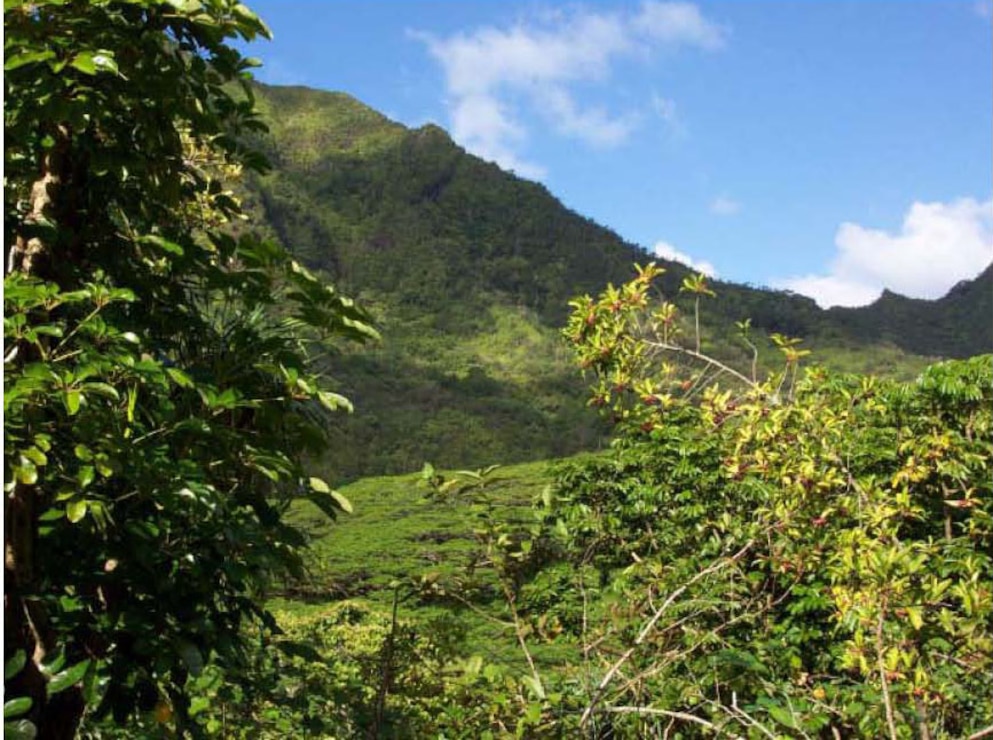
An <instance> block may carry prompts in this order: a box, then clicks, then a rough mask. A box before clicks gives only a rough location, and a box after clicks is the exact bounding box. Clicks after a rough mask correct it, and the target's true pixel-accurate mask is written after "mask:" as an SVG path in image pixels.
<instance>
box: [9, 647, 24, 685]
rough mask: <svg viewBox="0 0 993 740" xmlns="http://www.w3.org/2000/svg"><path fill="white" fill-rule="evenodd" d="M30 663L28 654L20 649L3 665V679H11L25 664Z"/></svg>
mask: <svg viewBox="0 0 993 740" xmlns="http://www.w3.org/2000/svg"><path fill="white" fill-rule="evenodd" d="M27 663H28V656H27V653H25V652H24V651H23V650H18V651H17V652H16V653H14V654H13V655H11V656H10V659H9V660H8V661H7V662H6V663H4V665H3V680H4V681H5V682H6V681H9V680H10V679H12V678H13V677H14V676H16V675H17V674H18V673H20V672H21V671H22V670H23V669H24V666H26V665H27Z"/></svg>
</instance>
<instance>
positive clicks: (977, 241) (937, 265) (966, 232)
mask: <svg viewBox="0 0 993 740" xmlns="http://www.w3.org/2000/svg"><path fill="white" fill-rule="evenodd" d="M835 245H836V246H837V248H838V252H837V254H836V255H835V257H834V259H833V260H832V262H831V266H830V270H829V272H828V274H827V275H804V276H798V277H792V278H788V279H785V280H781V281H779V282H778V283H775V285H776V287H780V288H788V289H790V290H793V291H795V292H797V293H802V294H804V295H808V296H811V297H812V298H814V299H815V300H816V301H817V303H818V304H820V305H821V306H823V307H828V306H860V305H865V304H867V303H871V302H872V301H873V300H874V299H875V298H876V297H877V296H879V294H880V292H881V291H882V289H883V288H889V289H890V290H892V291H894V292H896V293H900V294H902V295H905V296H909V297H911V298H929V299H934V298H940V297H941V296H943V295H945V294H946V293H947V292H948V291H949V289H951V288H952V286H954V285H955V284H956V283H957V282H959V281H960V280H965V279H968V278H973V277H975V276H976V275H977V274H978V273H980V272H981V271H982V270H983V269H984V268H986V266H987V265H989V264H990V262H991V261H993V199H991V200H988V201H986V202H979V201H976V200H975V199H973V198H962V199H960V200H956V201H953V202H951V203H920V202H916V203H914V204H913V205H912V206H911V207H910V210H909V211H908V212H907V214H906V216H905V217H904V220H903V224H902V226H901V229H900V232H899V233H897V234H890V233H888V232H886V231H882V230H879V229H868V228H865V227H864V226H860V225H859V224H854V223H843V224H842V225H841V226H840V227H839V228H838V232H837V234H836V235H835Z"/></svg>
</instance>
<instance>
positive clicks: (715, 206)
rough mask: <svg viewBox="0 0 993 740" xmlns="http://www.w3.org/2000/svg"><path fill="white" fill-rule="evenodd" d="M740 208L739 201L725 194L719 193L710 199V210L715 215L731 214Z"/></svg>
mask: <svg viewBox="0 0 993 740" xmlns="http://www.w3.org/2000/svg"><path fill="white" fill-rule="evenodd" d="M740 210H741V203H739V202H738V201H736V200H734V199H733V198H729V197H727V196H726V195H719V196H717V197H716V198H714V199H713V200H712V201H710V212H711V213H713V214H715V215H717V216H733V215H735V214H736V213H738V212H739V211H740Z"/></svg>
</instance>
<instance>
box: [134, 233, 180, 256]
mask: <svg viewBox="0 0 993 740" xmlns="http://www.w3.org/2000/svg"><path fill="white" fill-rule="evenodd" d="M138 241H139V242H140V243H141V244H151V245H153V246H156V247H158V248H159V249H161V250H162V251H163V252H168V253H169V254H175V255H177V256H179V257H182V256H183V248H182V247H181V246H179V245H178V244H176V243H175V242H171V241H169V240H168V239H163V238H162V237H161V236H159V235H157V234H146V235H145V236H142V237H140V238H139V239H138Z"/></svg>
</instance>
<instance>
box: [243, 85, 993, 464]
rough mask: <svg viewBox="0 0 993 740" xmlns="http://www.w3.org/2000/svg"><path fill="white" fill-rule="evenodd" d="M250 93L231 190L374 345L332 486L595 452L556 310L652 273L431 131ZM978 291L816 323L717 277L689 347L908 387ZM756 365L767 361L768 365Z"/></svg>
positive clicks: (594, 434) (271, 93)
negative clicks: (355, 306) (775, 335)
mask: <svg viewBox="0 0 993 740" xmlns="http://www.w3.org/2000/svg"><path fill="white" fill-rule="evenodd" d="M255 91H256V96H257V102H258V105H259V108H260V109H261V111H262V113H263V115H264V117H265V119H266V120H267V123H268V124H269V126H270V134H269V135H268V136H265V137H262V138H260V139H259V140H258V141H257V142H256V144H257V145H258V146H259V148H260V149H262V151H263V152H264V153H265V154H266V155H267V157H268V158H269V160H270V161H271V163H272V165H273V168H272V170H271V172H269V173H268V174H267V175H265V176H263V177H260V178H257V179H254V180H251V181H249V182H248V183H247V193H246V197H245V201H246V206H247V207H248V209H249V210H250V211H251V212H253V213H254V215H255V216H257V217H258V220H260V221H261V222H263V223H265V224H267V225H268V228H269V229H271V233H272V235H274V236H275V237H277V238H278V239H279V240H280V241H281V242H283V243H284V244H285V245H286V246H287V247H288V248H290V249H291V250H292V251H293V252H294V253H295V254H296V255H297V256H298V258H300V259H301V260H303V261H304V262H305V263H307V264H308V265H309V266H310V267H312V268H315V269H317V270H320V271H322V272H324V273H325V274H327V275H328V277H329V278H330V279H332V280H333V281H334V282H335V283H337V284H338V285H339V286H340V287H341V288H342V290H343V291H345V292H347V293H349V294H351V295H354V296H357V297H358V298H360V299H361V300H362V301H363V302H364V303H365V304H366V305H369V306H370V307H371V308H372V310H373V311H374V313H375V314H376V316H377V318H378V320H379V323H380V324H381V325H382V329H383V333H384V337H385V339H384V342H383V344H382V345H381V346H379V347H375V348H364V349H362V350H346V351H344V353H343V355H342V356H341V357H340V358H338V359H337V360H336V361H335V364H334V366H333V367H332V368H330V372H331V374H332V376H333V378H334V379H335V380H336V381H337V382H338V384H339V386H340V388H341V390H342V391H343V392H344V393H346V394H347V395H349V396H350V397H351V398H352V399H353V400H354V401H355V403H356V407H357V409H358V413H357V414H356V416H355V417H354V418H352V419H349V420H348V421H347V422H346V423H345V424H343V425H342V428H341V430H340V435H341V436H340V439H339V440H338V445H337V447H338V449H337V452H336V454H335V462H334V466H333V468H334V469H333V470H332V471H331V472H333V473H335V474H337V475H339V476H344V477H346V478H352V477H356V476H359V475H368V474H383V473H401V472H407V471H410V470H412V469H415V468H419V467H420V465H421V463H422V462H423V461H424V460H431V461H432V462H435V463H437V464H440V465H446V466H475V465H484V464H487V463H490V462H516V461H524V460H533V459H540V458H543V457H555V456H561V455H567V454H571V453H573V452H576V451H578V450H581V449H590V448H591V447H595V446H597V445H598V444H600V443H602V441H603V428H602V427H601V425H600V423H599V422H598V421H597V419H596V418H595V416H594V415H593V414H592V412H591V411H590V410H589V409H587V408H586V407H585V400H584V398H585V396H584V391H583V389H584V383H583V380H582V378H580V377H579V375H578V373H577V371H576V369H575V368H574V366H573V365H572V364H571V362H570V359H569V356H568V351H567V348H566V347H565V345H564V343H563V342H562V341H561V339H560V338H559V337H558V329H559V327H561V326H562V324H563V322H564V319H565V317H566V315H567V313H568V305H567V304H568V301H569V300H570V299H571V298H572V297H574V296H576V295H578V294H583V293H596V292H598V291H599V290H601V289H603V287H605V285H606V284H607V283H608V282H613V283H615V284H619V283H622V282H624V281H626V280H628V279H629V278H630V277H631V276H632V274H633V268H632V266H633V264H634V263H644V262H647V261H650V260H652V259H656V258H654V257H652V256H651V255H650V254H649V253H648V252H647V251H646V250H645V249H643V248H641V247H639V246H637V245H634V244H631V243H629V242H626V241H625V240H624V239H622V238H621V237H620V236H618V235H617V234H616V233H614V232H613V231H611V230H609V229H607V228H605V227H603V226H601V225H599V224H597V223H596V222H594V221H593V220H591V219H589V218H585V217H583V216H582V215H580V214H577V213H575V212H573V211H571V210H569V209H568V208H566V207H565V206H563V205H562V204H561V202H560V201H558V200H557V199H556V198H555V197H554V196H553V195H552V193H550V192H549V191H548V189H547V188H545V187H544V186H543V185H541V184H538V183H535V182H531V181H528V180H523V179H521V178H518V177H516V176H515V175H513V174H511V173H507V172H505V171H503V170H501V169H500V168H499V167H498V166H497V165H495V164H492V163H489V162H485V161H483V160H481V159H479V158H478V157H475V156H473V155H471V154H468V153H467V152H466V151H465V150H464V149H462V148H461V147H459V146H458V145H457V144H455V143H454V142H453V141H452V139H451V138H450V137H449V135H448V134H447V133H446V132H445V131H444V130H443V129H441V128H440V127H438V126H435V125H433V124H429V125H426V126H422V127H420V128H417V129H408V128H406V127H404V126H402V125H400V124H398V123H396V122H394V121H391V120H389V119H388V118H387V117H386V116H383V115H382V114H380V113H378V112H377V111H375V110H373V109H371V108H369V107H368V106H366V105H364V104H362V103H361V102H359V101H357V100H356V99H354V98H353V97H351V96H349V95H347V94H344V93H331V92H322V91H317V90H311V89H308V88H303V87H274V86H268V85H261V84H260V85H257V86H256V88H255ZM656 261H657V262H659V263H660V264H662V265H663V266H665V267H666V269H667V272H666V274H665V275H664V276H663V279H662V281H661V286H660V287H661V289H662V291H663V292H664V293H665V294H666V295H667V296H670V297H672V298H674V299H675V300H676V301H677V303H680V302H682V305H683V307H684V308H687V309H688V308H689V305H690V304H689V302H688V301H684V300H683V299H684V298H685V296H680V295H679V292H678V290H679V285H680V284H681V282H682V279H683V278H684V277H685V276H686V275H688V274H689V272H690V271H689V269H688V268H687V267H686V266H684V265H681V264H679V263H675V262H669V261H666V260H658V259H656ZM991 286H993V272H991V271H990V270H987V271H986V272H985V273H984V274H983V275H982V276H980V278H977V280H976V281H967V282H966V283H964V284H962V285H960V286H957V287H956V289H954V290H953V291H952V292H951V293H949V295H948V296H946V297H945V298H943V299H941V300H939V301H915V300H912V299H907V298H902V297H899V296H895V295H894V294H890V293H887V294H884V296H883V297H882V298H881V299H880V300H879V301H877V302H876V303H875V304H873V306H870V307H866V308H861V309H831V310H829V311H825V310H822V309H820V308H818V307H817V305H816V304H815V303H814V301H813V300H811V299H809V298H806V297H803V296H799V295H794V294H790V293H787V292H783V291H773V290H767V289H757V288H751V287H746V286H742V285H737V284H734V283H730V282H723V281H716V282H714V284H713V287H714V289H715V290H716V292H717V294H718V295H717V298H716V299H710V300H708V301H706V302H705V306H704V309H703V324H704V347H705V348H706V349H707V351H709V352H711V353H714V354H716V355H718V356H721V357H722V358H725V359H728V360H731V361H736V360H738V361H744V360H745V359H746V356H747V355H746V351H745V349H744V347H742V346H741V345H740V342H738V341H737V340H736V339H735V337H734V334H733V331H732V330H733V324H734V322H735V321H739V320H741V319H743V318H746V317H750V318H751V319H752V324H753V326H754V327H755V328H756V329H757V330H758V333H760V334H762V333H769V332H780V333H783V334H788V335H791V336H799V337H803V338H804V339H805V341H806V343H807V345H808V346H810V347H811V348H813V349H814V350H815V357H816V358H818V359H819V361H821V362H823V363H824V364H826V365H832V366H834V367H836V368H840V369H844V370H852V371H862V372H885V373H890V374H898V375H903V376H905V377H906V376H911V375H913V374H916V372H918V371H919V370H920V369H921V368H922V367H923V366H924V365H925V364H926V362H927V360H926V359H925V356H928V357H934V356H950V357H951V356H957V357H962V356H968V355H972V354H977V353H979V352H982V351H989V349H990V348H991V347H993V322H991V321H989V318H990V315H991V313H993V311H991V310H989V308H988V306H989V303H990V299H991V296H993V290H991ZM766 349H768V348H766ZM763 356H764V361H766V362H769V363H772V362H776V361H777V360H776V354H775V352H774V351H772V350H769V351H766V352H764V353H763Z"/></svg>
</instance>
